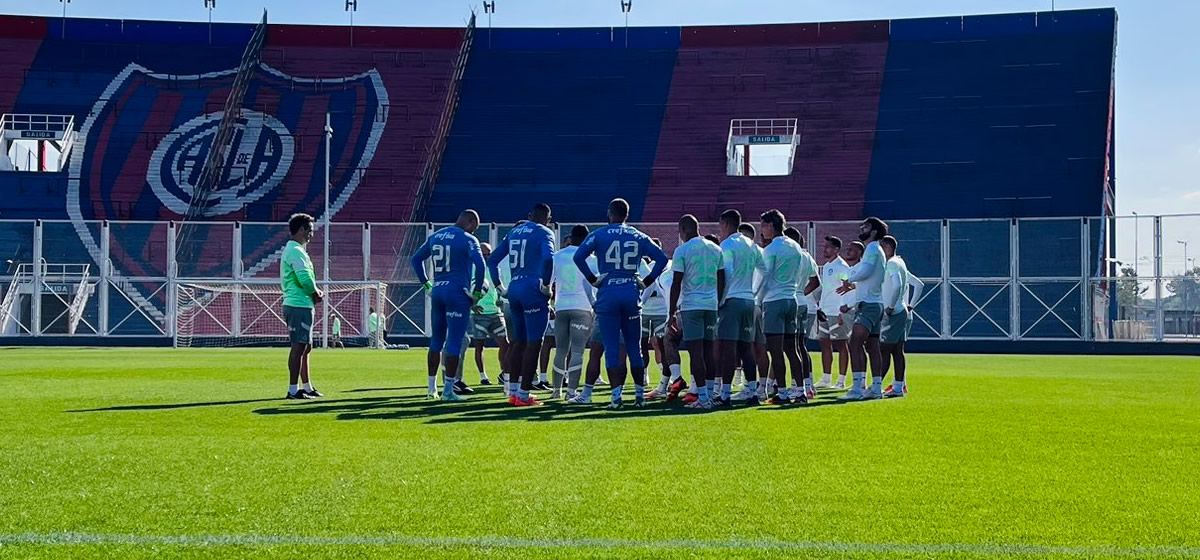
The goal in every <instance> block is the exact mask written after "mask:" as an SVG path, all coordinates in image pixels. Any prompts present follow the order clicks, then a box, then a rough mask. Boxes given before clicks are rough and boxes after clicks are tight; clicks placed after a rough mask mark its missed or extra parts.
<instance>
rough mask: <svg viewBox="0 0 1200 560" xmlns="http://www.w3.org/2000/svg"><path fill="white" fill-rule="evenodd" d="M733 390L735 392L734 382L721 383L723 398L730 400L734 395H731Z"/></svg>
mask: <svg viewBox="0 0 1200 560" xmlns="http://www.w3.org/2000/svg"><path fill="white" fill-rule="evenodd" d="M732 392H733V385H732V384H729V383H722V384H721V398H722V399H725V400H729V397H730V396H732V395H730V393H732Z"/></svg>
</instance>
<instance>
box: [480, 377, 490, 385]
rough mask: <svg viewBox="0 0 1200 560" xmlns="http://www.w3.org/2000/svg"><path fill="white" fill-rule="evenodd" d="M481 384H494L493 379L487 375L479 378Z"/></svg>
mask: <svg viewBox="0 0 1200 560" xmlns="http://www.w3.org/2000/svg"><path fill="white" fill-rule="evenodd" d="M479 384H480V385H491V384H492V380H491V379H488V378H486V377H480V378H479Z"/></svg>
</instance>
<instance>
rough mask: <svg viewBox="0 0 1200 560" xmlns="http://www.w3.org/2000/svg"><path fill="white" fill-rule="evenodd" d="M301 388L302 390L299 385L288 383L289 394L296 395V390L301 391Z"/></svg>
mask: <svg viewBox="0 0 1200 560" xmlns="http://www.w3.org/2000/svg"><path fill="white" fill-rule="evenodd" d="M299 390H300V386H299V385H288V394H289V395H295V394H296V391H299Z"/></svg>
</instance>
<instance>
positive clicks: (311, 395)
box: [300, 387, 325, 399]
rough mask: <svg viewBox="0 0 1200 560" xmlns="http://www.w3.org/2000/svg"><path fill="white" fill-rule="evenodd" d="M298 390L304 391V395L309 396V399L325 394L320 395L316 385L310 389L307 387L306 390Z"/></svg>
mask: <svg viewBox="0 0 1200 560" xmlns="http://www.w3.org/2000/svg"><path fill="white" fill-rule="evenodd" d="M300 392H301V393H304V394H305V395H308V398H310V399H319V398H321V397H324V396H325V395H322V394H321V392H320V391H318V390H317V388H316V387H313V388H312V389H309V390H307V391H305V390H301V391H300Z"/></svg>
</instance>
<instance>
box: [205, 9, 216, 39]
mask: <svg viewBox="0 0 1200 560" xmlns="http://www.w3.org/2000/svg"><path fill="white" fill-rule="evenodd" d="M204 7H205V8H208V44H210V45H211V44H212V12H213V8H216V7H217V0H204Z"/></svg>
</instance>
